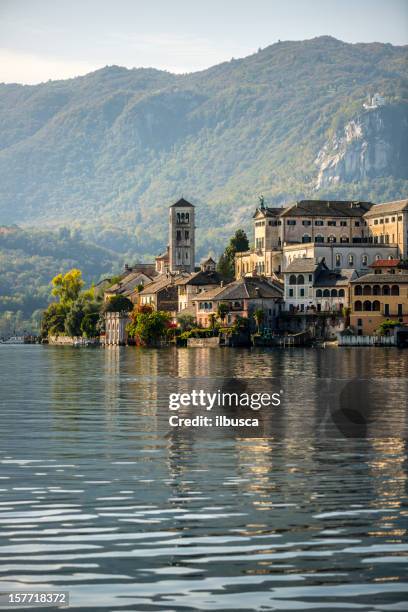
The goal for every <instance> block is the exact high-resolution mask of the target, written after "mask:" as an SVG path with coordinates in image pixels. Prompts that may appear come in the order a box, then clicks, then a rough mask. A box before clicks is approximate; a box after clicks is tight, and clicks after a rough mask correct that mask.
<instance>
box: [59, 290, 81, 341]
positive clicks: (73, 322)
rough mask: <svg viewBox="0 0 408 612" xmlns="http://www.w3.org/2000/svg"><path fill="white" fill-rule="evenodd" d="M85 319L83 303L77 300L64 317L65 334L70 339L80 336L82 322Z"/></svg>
mask: <svg viewBox="0 0 408 612" xmlns="http://www.w3.org/2000/svg"><path fill="white" fill-rule="evenodd" d="M84 317H85V311H84V303H83V301H82V300H80V299H79V300H77V301H76V302H74V303H73V304H72V306H71V307H70V309H69V310H68V312H67V316H66V317H65V325H64V328H65V332H66V334H67V335H68V336H71V338H73V337H75V336H81V335H82V329H81V325H82V320H83V318H84Z"/></svg>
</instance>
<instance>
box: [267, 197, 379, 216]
mask: <svg viewBox="0 0 408 612" xmlns="http://www.w3.org/2000/svg"><path fill="white" fill-rule="evenodd" d="M371 206H372V204H371V202H359V201H358V202H357V201H356V202H354V201H349V200H300V201H299V202H296V203H295V204H292V205H291V206H289V207H288V208H285V209H284V211H283V212H282V213H281V214H280V215H279V216H280V217H307V216H309V217H361V216H362V215H363V214H364V213H366V212H367V211H368V210H369V209H370V208H371Z"/></svg>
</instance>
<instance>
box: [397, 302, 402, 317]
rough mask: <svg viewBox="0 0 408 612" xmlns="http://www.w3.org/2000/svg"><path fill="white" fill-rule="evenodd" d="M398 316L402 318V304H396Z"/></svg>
mask: <svg viewBox="0 0 408 612" xmlns="http://www.w3.org/2000/svg"><path fill="white" fill-rule="evenodd" d="M398 316H399V317H402V304H398Z"/></svg>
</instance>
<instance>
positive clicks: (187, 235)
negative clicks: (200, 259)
mask: <svg viewBox="0 0 408 612" xmlns="http://www.w3.org/2000/svg"><path fill="white" fill-rule="evenodd" d="M194 267H195V218H194V206H193V205H192V204H190V202H187V200H185V199H184V198H181V199H180V200H178V201H177V202H176V203H175V204H173V205H172V206H170V213H169V270H170V272H172V273H174V272H194Z"/></svg>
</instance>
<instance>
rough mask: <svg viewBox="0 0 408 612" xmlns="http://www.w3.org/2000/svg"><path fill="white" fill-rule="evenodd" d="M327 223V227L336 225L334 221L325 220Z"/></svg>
mask: <svg viewBox="0 0 408 612" xmlns="http://www.w3.org/2000/svg"><path fill="white" fill-rule="evenodd" d="M327 225H328V226H329V227H336V225H337V224H336V221H328V222H327Z"/></svg>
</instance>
